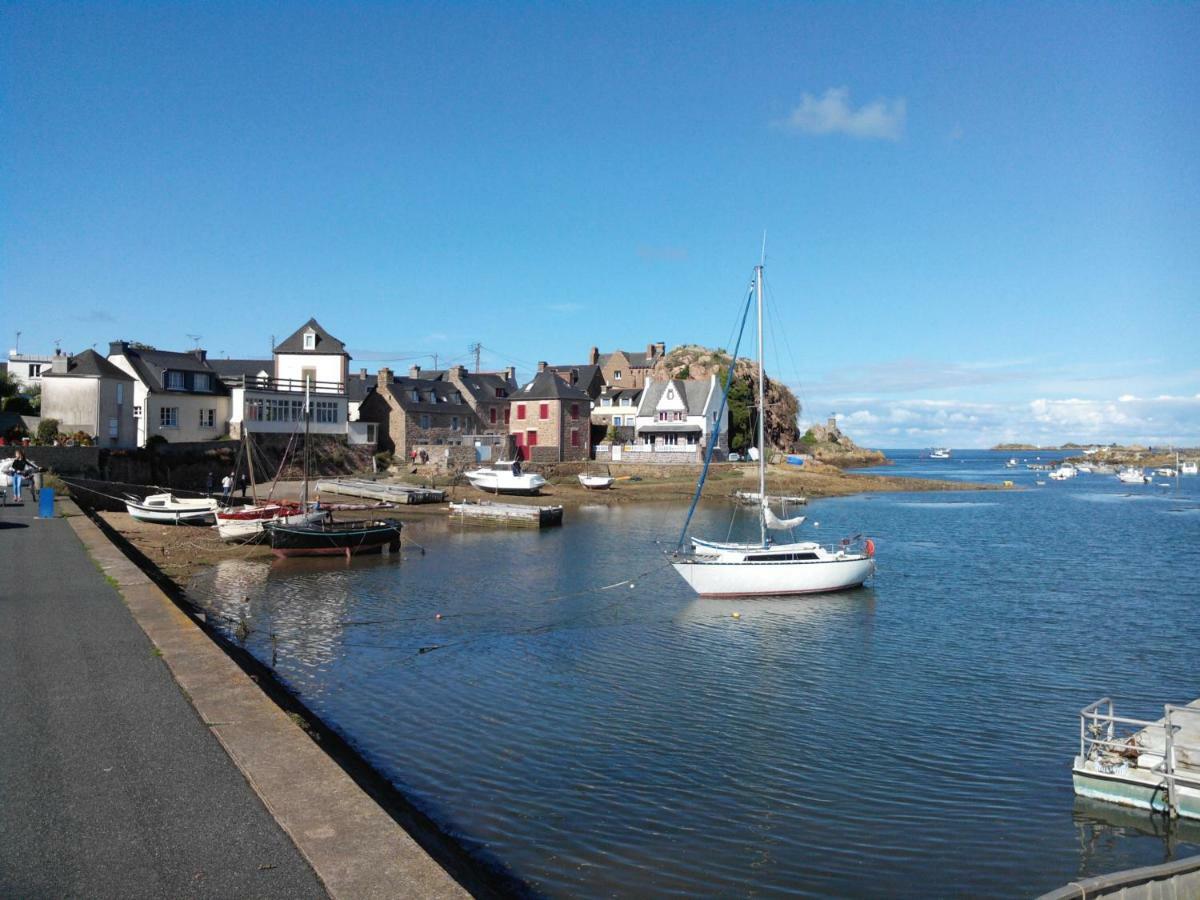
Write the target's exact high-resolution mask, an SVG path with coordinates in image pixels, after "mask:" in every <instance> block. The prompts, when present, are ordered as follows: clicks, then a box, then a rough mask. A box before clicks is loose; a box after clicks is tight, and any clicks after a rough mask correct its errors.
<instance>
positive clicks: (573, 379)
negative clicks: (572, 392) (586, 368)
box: [571, 369, 579, 384]
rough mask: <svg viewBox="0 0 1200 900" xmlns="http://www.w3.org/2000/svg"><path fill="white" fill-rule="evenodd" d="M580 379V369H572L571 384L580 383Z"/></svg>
mask: <svg viewBox="0 0 1200 900" xmlns="http://www.w3.org/2000/svg"><path fill="white" fill-rule="evenodd" d="M578 381H579V370H578V369H572V370H571V384H576V383H578Z"/></svg>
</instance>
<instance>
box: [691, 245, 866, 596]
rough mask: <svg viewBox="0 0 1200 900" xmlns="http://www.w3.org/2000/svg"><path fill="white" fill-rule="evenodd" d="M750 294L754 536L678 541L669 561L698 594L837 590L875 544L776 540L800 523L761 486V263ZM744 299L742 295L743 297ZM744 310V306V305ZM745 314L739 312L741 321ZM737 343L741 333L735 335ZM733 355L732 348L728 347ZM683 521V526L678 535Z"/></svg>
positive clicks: (857, 576)
mask: <svg viewBox="0 0 1200 900" xmlns="http://www.w3.org/2000/svg"><path fill="white" fill-rule="evenodd" d="M753 295H754V297H755V298H756V301H757V308H758V436H757V449H758V496H759V498H760V502H759V503H758V504H757V507H756V508H757V510H758V521H759V540H758V541H756V542H747V543H729V542H723V541H710V540H704V539H701V538H697V537H692V539H691V550H690V552H684V551H683V550H682V546H683V543H684V541H683V539H682V538H681V539H680V546H679V547H678V548H677V549H676V551H675V553H674V554H672V556H671V565H672V567H673V568H674V569H675V571H676V572H678V573H679V574H680V575H681V576H682V577H683V580H684V581H686V582H687V583H688V585H689V586H690V587H691V588H692V590H694V591H695V592H696V593H697V594H699V595H700V596H702V597H753V596H779V595H786V594H816V593H824V592H826V591H840V590H845V589H846V588H854V587H859V586H860V585H862V583H863V582H864V581H866V580H867V579H868V578H870V577H871V575H873V574H874V573H875V543H874V541H872V540H871V539H870V538H865V539H864V538H862V537H861V536H859V537H856V538H853V539H846V540H843V541H842V542H841V544H840V545H838V546H836V547H825V546H822V545H820V544H818V543H816V542H814V541H802V542H793V543H784V544H781V543H776V542H775V541H774V540H773V539H772V538H771V537H770V534H769V532H770V531H790V530H791V529H794V528H797V527H799V526H800V524H801V523H803V522H804V516H796V517H793V518H785V519H781V518H779V517H778V516H776V515H775V513H774V512H772V510H771V508H770V506H769V500H770V498H769V496H768V494H767V490H766V480H767V469H766V465H767V463H766V460H767V454H766V452H765V450H766V437H765V420H766V416H765V414H764V413H765V410H766V404H765V402H764V379H763V306H762V298H763V267H762V265H758V266H755V269H754V288H753ZM748 299H749V298H747V300H748ZM747 312H748V310H747ZM744 323H745V316H743V325H744ZM738 340H739V342H740V341H741V337H740V336H739V338H738ZM733 355H734V358H735V359H736V358H737V350H736V348H735V350H734V354H733ZM732 377H733V366H732V365H731V366H730V367H729V375H728V378H727V381H726V386H725V397H723V398H722V400H721V410H720V414H721V415H724V412H725V402H726V399H727V398H728V394H729V383H730V379H732ZM716 435H717V430H716V429H714V431H713V435H712V437H711V438H710V441H709V448H708V457H707V459H708V460H711V458H712V449H713V446H714V445H715V439H716ZM707 471H708V461H707V460H706V462H705V467H704V470H703V471H702V472H701V475H700V481H699V483H698V484H697V486H696V497H695V499H694V500H693V501H692V511H690V512H689V513H688V521H689V522H690V520H691V514H692V512H694V511H695V508H696V501H697V500H699V497H700V491H701V489H702V487H703V484H704V478H705V475H706V473H707ZM686 533H687V524H685V525H684V534H685V535H686Z"/></svg>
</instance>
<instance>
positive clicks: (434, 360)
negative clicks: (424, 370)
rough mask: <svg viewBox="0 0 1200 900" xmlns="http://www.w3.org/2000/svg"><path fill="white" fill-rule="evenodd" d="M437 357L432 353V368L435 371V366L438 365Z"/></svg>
mask: <svg viewBox="0 0 1200 900" xmlns="http://www.w3.org/2000/svg"><path fill="white" fill-rule="evenodd" d="M437 357H438V355H437V354H436V353H435V354H433V370H434V371H435V372H436V371H437V367H438V365H437Z"/></svg>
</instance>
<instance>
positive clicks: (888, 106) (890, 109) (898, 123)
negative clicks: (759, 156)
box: [776, 87, 908, 141]
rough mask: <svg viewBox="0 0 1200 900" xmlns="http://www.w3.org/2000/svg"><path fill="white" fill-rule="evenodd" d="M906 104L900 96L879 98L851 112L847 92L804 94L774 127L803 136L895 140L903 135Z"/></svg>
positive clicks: (842, 89) (848, 90)
mask: <svg viewBox="0 0 1200 900" xmlns="http://www.w3.org/2000/svg"><path fill="white" fill-rule="evenodd" d="M907 115H908V103H907V101H906V100H905V99H904V98H903V97H897V98H896V99H894V100H885V99H883V98H880V99H878V100H875V101H873V102H871V103H868V104H867V105H866V106H861V107H859V108H858V109H854V108H853V107H851V105H850V89H849V88H845V87H840V88H830V89H829V90H827V91H826V92H825V93H824V94H823V95H821V96H820V97H814V96H813V95H812V94H807V93H806V94H804V96H803V97H801V98H800V105H799V106H797V107H796V108H795V109H793V110H792V112H791V114H790V115H788V117H787V118H786V119H784V120H782V121H780V122H777V123H776V124H777V125H779V126H781V127H783V128H786V129H788V130H790V131H802V132H804V133H805V134H818V135H826V134H846V135H849V136H850V137H856V138H866V139H874V140H887V141H898V140H900V137H901V136H902V135H903V134H904V122H905V118H906V117H907Z"/></svg>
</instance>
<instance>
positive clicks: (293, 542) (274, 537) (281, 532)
mask: <svg viewBox="0 0 1200 900" xmlns="http://www.w3.org/2000/svg"><path fill="white" fill-rule="evenodd" d="M403 527H404V523H403V522H401V521H400V520H399V519H367V520H363V521H360V522H314V523H312V524H308V525H303V524H300V525H290V524H287V523H286V522H282V521H280V520H278V519H269V520H267V521H266V522H264V523H263V530H264V531H266V532H267V535H268V536H269V537H270V540H271V552H272V553H274V554H275V555H276V556H284V557H286V556H345V557H346V558H347V559H349V558H350V557H351V556H355V555H357V554H360V553H381V552H383V548H384V547H387V548H388V549H389V550H391V551H392V552H393V553H395V552H396V551H398V550H399V549H400V529H401V528H403Z"/></svg>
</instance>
